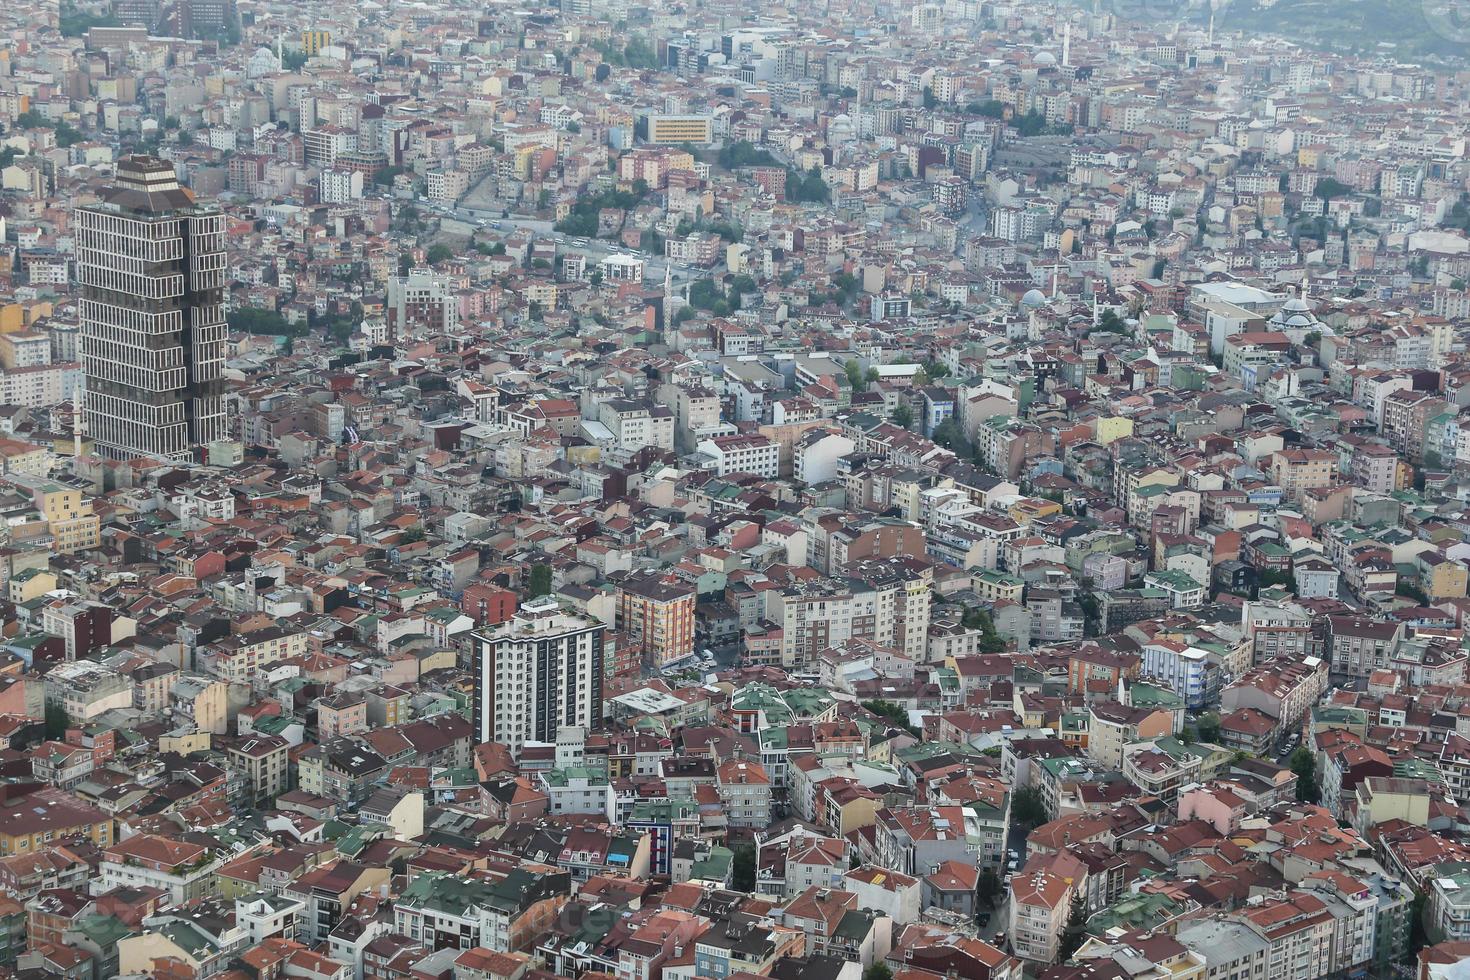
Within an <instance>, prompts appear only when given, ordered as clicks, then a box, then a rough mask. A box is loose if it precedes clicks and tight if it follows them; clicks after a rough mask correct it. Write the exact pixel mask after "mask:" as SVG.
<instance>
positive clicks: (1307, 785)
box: [1290, 745, 1322, 803]
mask: <svg viewBox="0 0 1470 980" xmlns="http://www.w3.org/2000/svg"><path fill="white" fill-rule="evenodd" d="M1290 762H1291V771H1292V772H1294V773H1296V798H1297V800H1298V801H1299V802H1301V803H1316V802H1318V801H1320V800H1321V799H1322V788H1321V787H1320V786H1318V785H1317V759H1316V757H1315V756H1313V755H1312V750H1311V749H1309V748H1307V747H1306V746H1305V745H1298V746H1297V748H1296V751H1295V752H1293V753H1292V754H1291V760H1290Z"/></svg>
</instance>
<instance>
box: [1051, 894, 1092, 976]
mask: <svg viewBox="0 0 1470 980" xmlns="http://www.w3.org/2000/svg"><path fill="white" fill-rule="evenodd" d="M1086 938H1087V908H1086V906H1084V905H1083V904H1082V896H1081V895H1073V896H1072V914H1071V915H1070V916H1068V917H1067V925H1066V928H1064V929H1063V930H1062V938H1061V943H1060V944H1059V945H1058V946H1057V962H1058V963H1065V962H1067V961H1068V960H1070V959H1071V958H1072V957H1073V956H1076V955H1077V950H1079V949H1081V948H1082V942H1083V940H1085V939H1086Z"/></svg>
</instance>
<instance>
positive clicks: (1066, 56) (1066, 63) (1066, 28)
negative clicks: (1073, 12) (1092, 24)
mask: <svg viewBox="0 0 1470 980" xmlns="http://www.w3.org/2000/svg"><path fill="white" fill-rule="evenodd" d="M1062 67H1063V68H1070V67H1072V22H1071V21H1070V20H1069V21H1067V23H1066V24H1065V25H1063V27H1062Z"/></svg>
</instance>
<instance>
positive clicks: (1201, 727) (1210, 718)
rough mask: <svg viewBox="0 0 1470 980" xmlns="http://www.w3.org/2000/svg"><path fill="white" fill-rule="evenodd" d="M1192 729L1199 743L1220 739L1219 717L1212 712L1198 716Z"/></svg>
mask: <svg viewBox="0 0 1470 980" xmlns="http://www.w3.org/2000/svg"><path fill="white" fill-rule="evenodd" d="M1194 727H1195V730H1196V731H1197V732H1198V733H1199V740H1200V741H1201V742H1215V741H1218V740H1219V738H1220V716H1219V715H1218V714H1216V713H1215V712H1213V711H1207V712H1205V713H1204V714H1202V715H1200V716H1199V718H1198V719H1197V720H1196V721H1195V723H1194Z"/></svg>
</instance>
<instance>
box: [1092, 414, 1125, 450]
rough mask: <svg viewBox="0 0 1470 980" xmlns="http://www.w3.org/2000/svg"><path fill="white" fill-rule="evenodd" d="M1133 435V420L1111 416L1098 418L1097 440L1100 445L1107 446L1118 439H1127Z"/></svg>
mask: <svg viewBox="0 0 1470 980" xmlns="http://www.w3.org/2000/svg"><path fill="white" fill-rule="evenodd" d="M1131 435H1133V420H1132V419H1125V418H1120V417H1118V416H1110V417H1109V418H1103V419H1098V420H1097V442H1098V445H1101V446H1106V445H1107V444H1108V443H1110V442H1114V441H1116V440H1118V439H1126V438H1128V437H1129V436H1131Z"/></svg>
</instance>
